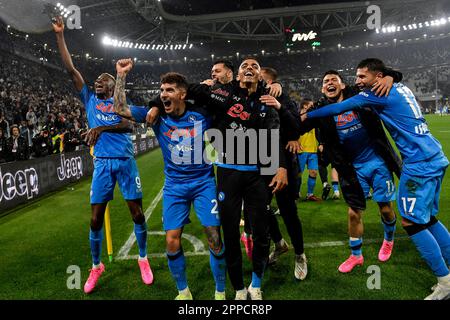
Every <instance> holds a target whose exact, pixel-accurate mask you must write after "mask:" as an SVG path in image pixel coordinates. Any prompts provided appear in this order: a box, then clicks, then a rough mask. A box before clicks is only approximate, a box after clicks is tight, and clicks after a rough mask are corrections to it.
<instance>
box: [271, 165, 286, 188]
mask: <svg viewBox="0 0 450 320" xmlns="http://www.w3.org/2000/svg"><path fill="white" fill-rule="evenodd" d="M287 185H288V178H287V170H286V169H285V168H281V167H280V168H278V170H277V174H276V175H275V176H274V177H273V179H272V182H271V183H270V184H269V187H271V188H272V187H274V188H273V190H272V193H275V192H278V191H280V190H283V189H284V188H285V187H286V186H287Z"/></svg>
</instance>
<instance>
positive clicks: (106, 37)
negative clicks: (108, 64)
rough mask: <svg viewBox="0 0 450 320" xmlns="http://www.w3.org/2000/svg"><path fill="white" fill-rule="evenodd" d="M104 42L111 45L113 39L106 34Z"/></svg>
mask: <svg viewBox="0 0 450 320" xmlns="http://www.w3.org/2000/svg"><path fill="white" fill-rule="evenodd" d="M102 43H103V45H105V46H109V45H111V39H110V38H109V37H108V36H104V37H103V39H102Z"/></svg>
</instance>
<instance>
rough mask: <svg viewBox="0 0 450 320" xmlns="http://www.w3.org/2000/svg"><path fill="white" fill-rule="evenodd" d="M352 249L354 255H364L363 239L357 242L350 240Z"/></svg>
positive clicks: (358, 239)
mask: <svg viewBox="0 0 450 320" xmlns="http://www.w3.org/2000/svg"><path fill="white" fill-rule="evenodd" d="M349 243H350V249H351V250H352V255H354V256H360V255H361V254H362V249H361V247H362V238H357V239H356V240H352V239H350V240H349Z"/></svg>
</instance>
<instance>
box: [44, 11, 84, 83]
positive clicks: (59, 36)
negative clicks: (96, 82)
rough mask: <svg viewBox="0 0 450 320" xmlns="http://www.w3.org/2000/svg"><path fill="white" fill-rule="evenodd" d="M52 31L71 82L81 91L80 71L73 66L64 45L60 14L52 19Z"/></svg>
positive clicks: (62, 23)
mask: <svg viewBox="0 0 450 320" xmlns="http://www.w3.org/2000/svg"><path fill="white" fill-rule="evenodd" d="M52 25H53V31H55V34H56V42H57V44H58V49H59V53H60V54H61V59H62V61H63V64H64V67H65V68H66V70H67V71H68V72H69V73H70V74H71V76H72V80H73V83H74V85H75V88H76V89H77V91H78V92H81V89H83V86H84V79H83V77H82V76H81V73H80V72H79V71H78V70H77V69H76V68H75V66H74V65H73V62H72V58H71V57H70V53H69V50H68V49H67V46H66V40H64V21H63V19H62V17H61V16H59V17H56V20H55V21H52Z"/></svg>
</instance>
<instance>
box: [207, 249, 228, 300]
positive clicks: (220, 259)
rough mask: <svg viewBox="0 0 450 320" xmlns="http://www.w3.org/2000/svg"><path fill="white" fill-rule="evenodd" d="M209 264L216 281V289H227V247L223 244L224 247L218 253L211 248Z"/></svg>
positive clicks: (220, 290) (222, 290)
mask: <svg viewBox="0 0 450 320" xmlns="http://www.w3.org/2000/svg"><path fill="white" fill-rule="evenodd" d="M209 265H210V266H211V272H212V274H213V276H214V281H215V282H216V291H219V292H224V291H225V280H226V276H227V265H226V263H225V247H224V246H223V245H222V249H221V250H220V252H219V253H218V254H215V253H214V251H212V250H211V249H209Z"/></svg>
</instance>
